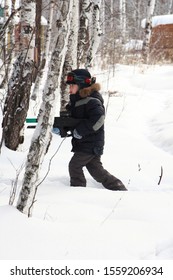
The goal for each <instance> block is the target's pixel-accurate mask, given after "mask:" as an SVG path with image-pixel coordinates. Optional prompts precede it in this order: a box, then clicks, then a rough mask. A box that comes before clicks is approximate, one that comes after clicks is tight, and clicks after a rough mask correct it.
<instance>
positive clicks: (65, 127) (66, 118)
mask: <svg viewBox="0 0 173 280" xmlns="http://www.w3.org/2000/svg"><path fill="white" fill-rule="evenodd" d="M81 121H82V119H75V118H72V117H71V116H70V114H69V112H68V111H62V112H60V117H55V118H54V124H53V127H57V128H59V130H60V136H61V137H62V138H63V137H67V136H71V134H68V131H72V130H74V129H75V127H76V125H77V124H78V123H80V122H81Z"/></svg>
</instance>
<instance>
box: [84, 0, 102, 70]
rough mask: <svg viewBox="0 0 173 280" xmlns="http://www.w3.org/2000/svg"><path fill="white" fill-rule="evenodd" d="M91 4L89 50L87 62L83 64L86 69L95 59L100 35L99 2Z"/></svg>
mask: <svg viewBox="0 0 173 280" xmlns="http://www.w3.org/2000/svg"><path fill="white" fill-rule="evenodd" d="M92 2H93V20H92V23H93V29H92V34H91V38H90V44H89V49H88V53H87V60H86V63H85V67H86V68H88V67H89V66H91V63H92V61H93V59H94V58H95V55H96V52H97V50H98V47H99V44H100V38H101V35H102V30H101V27H100V4H101V1H100V0H95V1H92Z"/></svg>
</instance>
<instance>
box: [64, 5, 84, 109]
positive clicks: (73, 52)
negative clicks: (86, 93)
mask: <svg viewBox="0 0 173 280" xmlns="http://www.w3.org/2000/svg"><path fill="white" fill-rule="evenodd" d="M70 27H71V29H70V36H69V41H68V47H67V53H66V57H65V61H64V66H63V75H62V80H61V89H60V96H61V101H60V103H61V104H60V111H65V106H66V105H67V103H68V101H69V93H68V91H69V89H68V87H67V85H66V83H65V79H64V77H66V75H67V73H68V72H70V71H71V70H72V69H75V68H77V48H78V33H79V0H73V9H72V20H71V26H70Z"/></svg>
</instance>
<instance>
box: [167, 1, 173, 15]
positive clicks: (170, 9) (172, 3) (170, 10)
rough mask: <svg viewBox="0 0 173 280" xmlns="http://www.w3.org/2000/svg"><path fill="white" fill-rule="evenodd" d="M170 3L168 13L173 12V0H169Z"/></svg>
mask: <svg viewBox="0 0 173 280" xmlns="http://www.w3.org/2000/svg"><path fill="white" fill-rule="evenodd" d="M168 5H169V6H168V14H172V7H173V0H169V2H168Z"/></svg>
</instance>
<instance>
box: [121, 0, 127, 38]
mask: <svg viewBox="0 0 173 280" xmlns="http://www.w3.org/2000/svg"><path fill="white" fill-rule="evenodd" d="M120 29H121V41H122V43H124V42H125V38H126V0H120Z"/></svg>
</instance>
